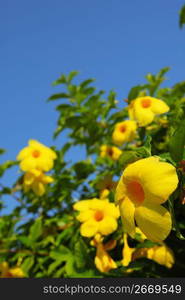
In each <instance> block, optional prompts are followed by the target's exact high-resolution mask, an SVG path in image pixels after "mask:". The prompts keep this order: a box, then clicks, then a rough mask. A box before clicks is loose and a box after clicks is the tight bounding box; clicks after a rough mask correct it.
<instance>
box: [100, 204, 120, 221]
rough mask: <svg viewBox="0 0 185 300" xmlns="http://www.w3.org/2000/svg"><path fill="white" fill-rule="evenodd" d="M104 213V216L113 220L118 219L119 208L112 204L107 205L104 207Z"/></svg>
mask: <svg viewBox="0 0 185 300" xmlns="http://www.w3.org/2000/svg"><path fill="white" fill-rule="evenodd" d="M104 212H105V214H106V215H108V216H111V217H113V218H115V219H117V218H119V216H120V213H119V208H118V207H116V206H115V204H114V203H108V204H107V205H106V206H105V207H104Z"/></svg>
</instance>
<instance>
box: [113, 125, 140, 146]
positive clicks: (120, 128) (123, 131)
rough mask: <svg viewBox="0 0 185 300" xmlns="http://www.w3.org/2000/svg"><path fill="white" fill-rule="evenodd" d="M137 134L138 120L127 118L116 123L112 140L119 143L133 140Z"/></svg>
mask: <svg viewBox="0 0 185 300" xmlns="http://www.w3.org/2000/svg"><path fill="white" fill-rule="evenodd" d="M135 136H136V122H135V121H132V120H126V121H123V122H119V123H117V124H116V125H115V128H114V131H113V134H112V140H113V142H114V143H115V144H117V145H122V144H124V143H126V142H131V141H132V140H133V139H134V138H135Z"/></svg>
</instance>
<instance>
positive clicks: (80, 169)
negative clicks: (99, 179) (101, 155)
mask: <svg viewBox="0 0 185 300" xmlns="http://www.w3.org/2000/svg"><path fill="white" fill-rule="evenodd" d="M94 169H95V168H94V165H93V164H91V162H90V161H81V162H78V163H76V164H75V165H74V170H75V173H76V176H77V178H78V179H85V178H87V177H88V176H89V175H90V174H91V173H93V171H94Z"/></svg>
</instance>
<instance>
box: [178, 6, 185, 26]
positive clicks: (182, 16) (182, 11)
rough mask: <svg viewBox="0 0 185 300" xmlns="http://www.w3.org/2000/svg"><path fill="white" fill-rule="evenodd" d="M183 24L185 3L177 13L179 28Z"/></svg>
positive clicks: (184, 21)
mask: <svg viewBox="0 0 185 300" xmlns="http://www.w3.org/2000/svg"><path fill="white" fill-rule="evenodd" d="M184 24H185V5H183V7H182V8H181V10H180V13H179V26H180V28H182V27H183V25H184Z"/></svg>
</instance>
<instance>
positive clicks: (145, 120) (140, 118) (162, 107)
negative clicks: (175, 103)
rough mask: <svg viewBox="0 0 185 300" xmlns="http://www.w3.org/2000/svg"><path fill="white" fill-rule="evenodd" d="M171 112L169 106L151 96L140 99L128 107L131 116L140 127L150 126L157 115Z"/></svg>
mask: <svg viewBox="0 0 185 300" xmlns="http://www.w3.org/2000/svg"><path fill="white" fill-rule="evenodd" d="M168 111H169V106H168V105H167V104H166V103H165V102H164V101H162V100H160V99H157V98H153V97H150V96H145V97H138V98H136V99H135V100H133V101H132V102H131V104H130V105H129V107H128V112H129V116H130V118H131V119H133V120H136V121H137V122H138V124H139V126H146V125H148V124H150V123H151V122H152V121H153V120H154V117H155V116H156V115H160V114H164V113H166V112H168Z"/></svg>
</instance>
